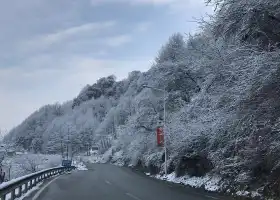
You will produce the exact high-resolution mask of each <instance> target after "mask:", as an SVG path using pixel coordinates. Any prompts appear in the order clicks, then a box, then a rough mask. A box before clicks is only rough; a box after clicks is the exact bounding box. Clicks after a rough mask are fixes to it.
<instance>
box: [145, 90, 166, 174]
mask: <svg viewBox="0 0 280 200" xmlns="http://www.w3.org/2000/svg"><path fill="white" fill-rule="evenodd" d="M143 88H150V89H153V90H157V91H160V92H163V134H164V154H165V155H164V160H165V165H164V172H165V175H166V176H167V147H166V139H167V137H166V136H167V135H166V125H165V121H166V100H165V99H166V90H165V88H164V89H160V88H156V87H151V86H148V85H143Z"/></svg>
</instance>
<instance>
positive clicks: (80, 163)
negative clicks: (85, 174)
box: [73, 160, 88, 171]
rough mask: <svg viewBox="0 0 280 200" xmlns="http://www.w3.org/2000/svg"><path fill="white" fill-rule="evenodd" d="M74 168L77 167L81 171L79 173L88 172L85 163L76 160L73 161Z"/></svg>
mask: <svg viewBox="0 0 280 200" xmlns="http://www.w3.org/2000/svg"><path fill="white" fill-rule="evenodd" d="M73 166H75V167H76V169H77V170H79V171H85V170H88V169H87V167H86V165H85V164H84V163H83V162H79V161H76V160H74V161H73Z"/></svg>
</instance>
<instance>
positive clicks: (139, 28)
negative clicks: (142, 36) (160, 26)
mask: <svg viewBox="0 0 280 200" xmlns="http://www.w3.org/2000/svg"><path fill="white" fill-rule="evenodd" d="M151 25H152V23H151V22H140V23H139V24H137V25H136V28H135V31H136V32H146V31H147V30H148V29H149V28H150V27H151Z"/></svg>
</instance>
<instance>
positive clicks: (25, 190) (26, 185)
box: [23, 182, 28, 193]
mask: <svg viewBox="0 0 280 200" xmlns="http://www.w3.org/2000/svg"><path fill="white" fill-rule="evenodd" d="M27 190H28V182H27V183H25V184H24V190H23V193H26V192H27Z"/></svg>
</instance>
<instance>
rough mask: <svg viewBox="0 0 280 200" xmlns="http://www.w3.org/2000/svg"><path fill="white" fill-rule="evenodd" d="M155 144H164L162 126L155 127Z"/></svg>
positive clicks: (160, 145) (161, 145)
mask: <svg viewBox="0 0 280 200" xmlns="http://www.w3.org/2000/svg"><path fill="white" fill-rule="evenodd" d="M157 145H158V146H159V147H163V146H164V133H163V128H162V127H158V128H157Z"/></svg>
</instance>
